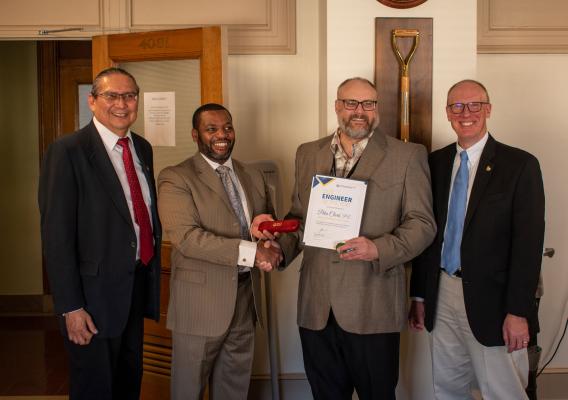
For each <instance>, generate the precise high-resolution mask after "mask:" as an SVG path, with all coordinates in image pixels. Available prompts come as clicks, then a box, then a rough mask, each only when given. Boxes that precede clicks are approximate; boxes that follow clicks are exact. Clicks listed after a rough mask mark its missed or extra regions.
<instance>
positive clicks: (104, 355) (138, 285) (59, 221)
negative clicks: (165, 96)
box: [39, 68, 161, 400]
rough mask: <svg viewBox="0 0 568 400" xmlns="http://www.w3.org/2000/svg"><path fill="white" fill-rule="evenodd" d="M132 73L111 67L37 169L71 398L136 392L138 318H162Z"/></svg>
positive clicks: (151, 197) (149, 184)
mask: <svg viewBox="0 0 568 400" xmlns="http://www.w3.org/2000/svg"><path fill="white" fill-rule="evenodd" d="M138 92H139V89H138V85H137V84H136V81H135V79H134V77H133V76H132V75H130V74H129V73H128V72H126V71H124V70H122V69H119V68H109V69H106V70H104V71H102V72H101V73H99V75H98V76H97V77H96V78H95V80H94V82H93V88H92V91H91V93H90V95H89V99H88V101H89V107H90V109H91V111H92V112H93V114H94V117H93V120H92V121H91V122H90V123H89V124H88V125H87V126H85V127H84V128H82V129H80V130H79V131H77V132H75V133H73V134H72V135H67V136H64V137H62V138H61V139H59V140H57V141H56V142H54V143H53V144H52V145H51V146H50V147H49V149H48V151H47V153H46V155H45V158H44V161H43V165H42V169H41V176H40V184H39V207H40V213H41V234H42V247H43V254H44V258H45V262H46V266H47V272H48V276H49V282H50V285H51V290H52V293H53V301H54V305H55V312H56V313H57V314H58V315H59V316H60V318H61V328H62V333H63V336H64V341H65V347H66V349H67V352H68V354H69V360H70V399H80V400H85V399H93V400H105V399H106V400H110V399H120V400H123V399H133V400H134V399H138V398H139V397H140V385H141V381H142V341H143V329H144V317H149V318H152V319H155V320H158V316H159V287H160V286H159V283H160V240H161V228H160V222H159V220H158V215H157V212H156V188H155V184H154V171H153V158H152V148H151V146H150V144H149V143H148V142H147V141H146V140H144V139H143V138H142V137H140V136H138V135H136V134H135V133H133V132H131V131H130V126H131V125H132V124H133V123H134V121H135V120H136V116H137V110H138Z"/></svg>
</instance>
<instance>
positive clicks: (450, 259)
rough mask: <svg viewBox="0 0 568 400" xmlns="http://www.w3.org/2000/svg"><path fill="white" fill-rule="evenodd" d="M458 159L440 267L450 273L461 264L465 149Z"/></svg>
mask: <svg viewBox="0 0 568 400" xmlns="http://www.w3.org/2000/svg"><path fill="white" fill-rule="evenodd" d="M460 159H461V161H460V167H459V169H458V173H457V174H456V177H455V179H454V186H453V188H452V194H451V198H450V208H449V210H448V221H447V222H446V232H445V233H444V249H443V250H442V267H443V268H444V269H445V270H446V272H447V273H448V274H450V275H453V274H454V273H455V272H456V271H457V270H458V268H459V267H460V266H461V256H460V251H461V241H462V234H463V223H464V220H465V210H466V204H467V186H468V182H469V168H468V167H467V161H468V158H467V152H466V151H465V150H464V151H462V152H461V153H460Z"/></svg>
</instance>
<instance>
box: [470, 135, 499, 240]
mask: <svg viewBox="0 0 568 400" xmlns="http://www.w3.org/2000/svg"><path fill="white" fill-rule="evenodd" d="M494 156H495V139H493V137H492V136H491V135H489V138H488V139H487V143H486V144H485V147H484V149H483V152H482V153H481V158H480V159H479V164H478V166H477V172H476V173H475V180H474V182H473V187H472V188H471V194H470V195H469V202H468V204H467V213H466V215H465V222H464V225H463V229H464V232H465V230H466V229H467V227H468V225H469V222H470V221H471V218H472V216H473V214H474V213H475V209H476V208H477V206H478V204H479V201H480V200H481V197H482V196H483V193H484V192H485V188H486V187H487V183H488V182H489V179H491V175H492V174H493V157H494Z"/></svg>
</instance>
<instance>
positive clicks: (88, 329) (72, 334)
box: [65, 309, 99, 345]
mask: <svg viewBox="0 0 568 400" xmlns="http://www.w3.org/2000/svg"><path fill="white" fill-rule="evenodd" d="M65 325H66V326H67V335H68V336H69V340H70V341H72V342H73V343H75V344H79V345H87V344H89V343H90V342H91V338H92V337H93V335H96V334H97V333H99V331H98V330H97V327H96V326H95V324H94V323H93V320H92V319H91V316H90V315H89V313H88V312H86V311H85V310H83V309H80V310H77V311H73V312H70V313H67V314H65Z"/></svg>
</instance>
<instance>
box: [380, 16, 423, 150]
mask: <svg viewBox="0 0 568 400" xmlns="http://www.w3.org/2000/svg"><path fill="white" fill-rule="evenodd" d="M394 29H417V30H418V31H419V32H420V43H419V44H418V47H417V49H416V53H415V54H414V57H413V58H412V61H411V62H410V66H409V71H410V72H409V76H410V141H411V142H415V143H421V144H423V145H424V146H426V148H427V149H428V151H430V148H431V145H432V18H376V19H375V84H376V85H377V91H378V92H379V104H378V107H379V115H380V118H381V123H380V124H379V128H378V130H379V131H381V132H383V133H385V134H386V135H390V136H394V137H398V138H400V114H401V112H400V65H399V62H398V59H397V57H396V55H395V53H394V50H393V46H392V41H391V35H392V31H393V30H394ZM397 43H398V48H399V49H400V50H401V53H402V54H403V55H406V54H408V52H409V51H410V49H411V47H412V43H413V42H412V39H410V38H398V39H397Z"/></svg>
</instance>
